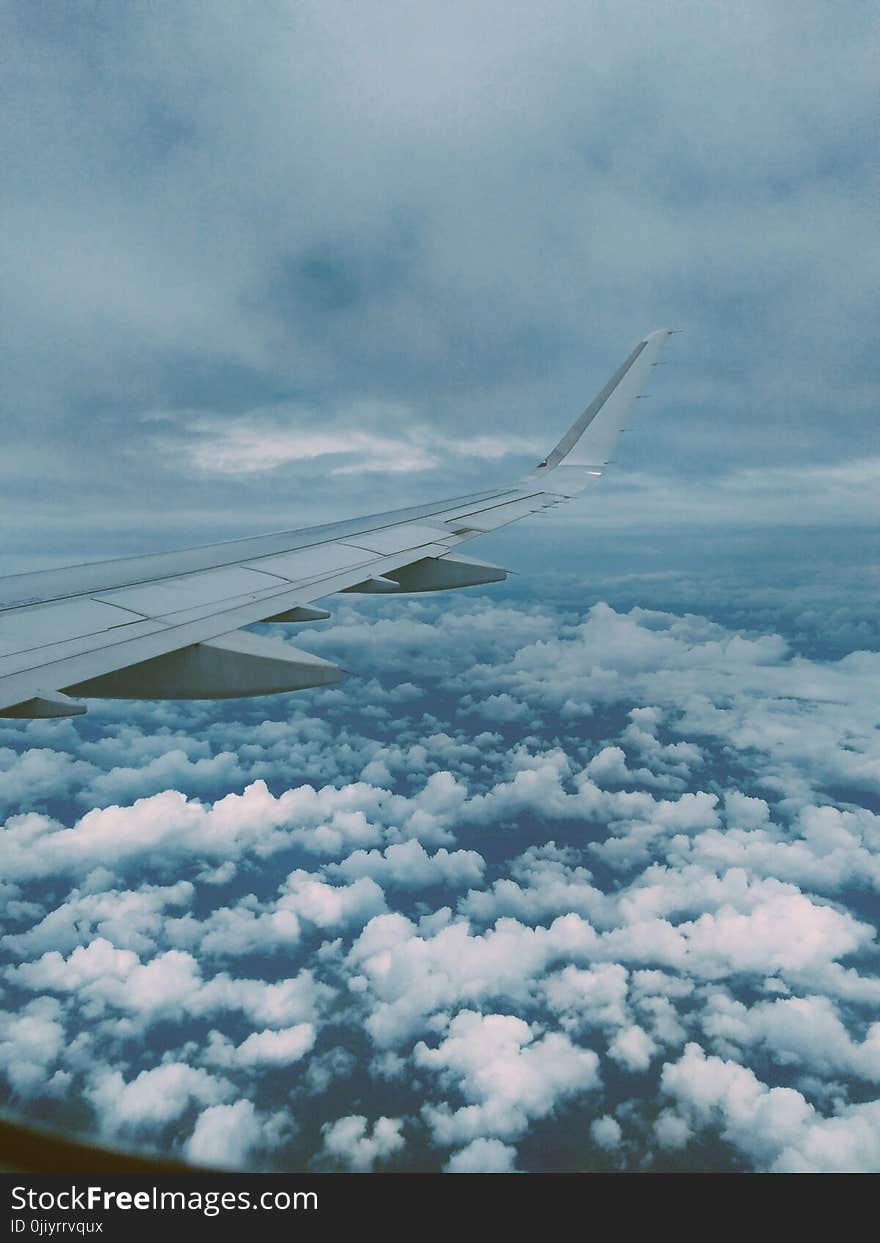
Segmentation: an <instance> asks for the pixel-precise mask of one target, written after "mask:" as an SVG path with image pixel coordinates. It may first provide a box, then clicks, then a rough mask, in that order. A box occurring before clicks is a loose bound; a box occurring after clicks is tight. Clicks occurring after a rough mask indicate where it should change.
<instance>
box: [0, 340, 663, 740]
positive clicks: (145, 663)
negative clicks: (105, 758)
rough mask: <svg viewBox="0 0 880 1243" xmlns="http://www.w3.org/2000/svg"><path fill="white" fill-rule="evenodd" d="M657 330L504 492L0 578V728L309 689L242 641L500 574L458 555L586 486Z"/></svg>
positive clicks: (319, 682)
mask: <svg viewBox="0 0 880 1243" xmlns="http://www.w3.org/2000/svg"><path fill="white" fill-rule="evenodd" d="M669 335H671V334H670V332H669V331H668V330H662V331H659V332H653V333H651V334H650V335H649V336H647V337H645V338H643V339H642V340H641V341H640V342H639V343H638V345H637V346H636V347H635V349H634V350H633V351H632V353H631V354H630V355H629V357H628V358H627V359H626V360H625V362H624V363H623V364H622V365H621V366H620V367H619V368H618V370H617V371H616V372H615V373H614V375H613V376H612V377H611V379H610V380H609V381H608V383H607V384H606V385H605V387H604V388H603V389H602V390H601V391H600V392H599V393H598V394H597V396H596V397H595V398H594V400H593V401H592V402H591V403H590V405H589V406H587V408H586V410H584V412H583V414H581V415H580V417H579V418H578V419H576V420H575V422H574V423H573V424H572V425H571V427H570V428H569V429H568V431H567V432H566V433H565V435H564V436H563V437H562V439H561V440H560V441H559V443H558V444H557V445H556V446H555V447H554V448H553V449H552V450H551V451H550V453H548V455H547V457H546V458H545V459H544V461H542V462H541V463H540V464H539V465H538V466H537V467H536V468H535V469H534V470H533V471H532V472H531V473H530V474H529V475H527V476H526V477H525V478H524V479H520V480H518V481H516V482H515V483H512V484H510V485H509V486H507V487H503V488H497V489H494V490H492V491H488V492H480V493H472V494H469V495H466V496H461V497H453V498H452V499H450V500H445V501H437V502H434V503H433V504H428V505H423V506H415V507H409V508H406V509H399V510H391V511H389V512H386V513H381V514H372V515H367V516H366V517H363V518H353V519H350V520H348V521H345V522H339V523H332V524H325V525H322V526H315V527H307V528H303V529H301V530H295V531H282V532H277V533H275V534H272V535H266V536H259V537H256V538H251V539H244V540H235V541H232V542H230V543H221V544H212V545H207V546H203V547H198V548H191V549H186V550H184V551H182V552H178V553H167V554H160V555H154V556H146V557H133V558H127V559H124V560H116V561H103V562H98V563H93V564H90V565H84V566H71V567H67V568H64V569H59V570H51V571H39V572H37V573H33V574H20V575H14V576H12V577H8V578H0V717H15V718H33V717H54V716H73V715H78V714H80V713H82V712H85V711H86V705H85V704H84V703H83V702H82V701H81V699H80V698H78V697H79V696H83V697H86V698H89V697H94V698H123V699H134V698H137V699H222V698H239V697H244V696H250V695H264V694H270V693H274V692H279V691H293V690H301V689H304V688H306V687H312V686H325V685H328V684H330V683H333V682H336V681H338V680H339V679H340V678H341V677H342V671H341V670H340V669H338V668H337V667H336V666H335V665H333V664H332V663H331V662H329V661H325V660H321V659H319V658H318V657H316V656H312V655H310V654H309V653H307V652H301V651H299V650H297V649H296V648H293V647H291V646H290V645H289V644H287V643H283V642H279V641H277V640H274V639H269V638H265V637H264V636H262V635H254V634H250V633H246V632H245V633H242V627H246V626H249V625H252V624H253V623H255V622H260V621H278V622H285V623H291V624H296V623H299V622H304V621H314V620H316V619H317V618H318V617H325V616H329V614H327V613H326V612H325V610H323V609H316V608H315V607H314V602H315V601H316V600H322V599H325V598H326V597H327V596H330V595H333V594H335V593H337V592H356V593H371V594H372V593H391V594H393V593H397V592H422V591H439V590H448V589H453V588H457V587H469V586H476V585H479V584H483V583H490V582H499V581H501V580H503V579H504V578H506V577H507V571H506V570H504V569H503V568H502V567H500V566H494V565H491V564H490V563H488V562H485V561H479V560H477V559H476V558H472V557H465V556H463V555H461V554H460V553H459V552H458V551H457V549H458V547H459V545H461V544H463V543H465V542H467V541H468V540H471V539H474V538H476V537H477V536H479V535H483V534H486V533H487V532H489V531H494V530H497V529H498V528H500V527H502V526H506V525H507V524H508V523H512V522H517V521H519V520H520V519H521V518H526V517H528V516H530V515H531V514H535V513H540V512H541V511H543V510H544V509H546V508H550V507H552V506H555V505H557V504H560V503H562V502H564V501H566V500H568V499H570V498H571V497H573V496H576V495H578V494H579V493H580V492H582V491H583V490H584V489H585V488H586V487H588V486H589V485H590V483H592V482H594V481H595V479H596V478H598V477H599V476H601V475H602V474H603V473H604V471H605V467H606V465H607V464H608V462H609V461H610V460H611V455H612V453H613V451H614V446H615V444H616V442H617V438H618V436H619V435H620V432H621V431H622V430H623V429H624V424H625V421H626V419H627V418H628V416H629V414H630V412H631V411H632V409H633V408H634V406H635V402H636V401H637V400H638V399H639V398H640V397H641V396H643V393H644V388H645V385H646V384H647V382H648V380H649V378H650V375H651V369H652V368H653V366H655V365H656V362H657V355H658V354H659V351H660V348H661V346H662V345H663V344H664V342H665V341H666V339H667V337H668V336H669Z"/></svg>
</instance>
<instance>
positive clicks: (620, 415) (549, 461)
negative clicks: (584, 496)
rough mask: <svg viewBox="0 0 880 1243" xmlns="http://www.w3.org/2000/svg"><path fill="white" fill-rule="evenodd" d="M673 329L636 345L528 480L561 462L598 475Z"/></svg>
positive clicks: (659, 331)
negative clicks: (583, 468) (587, 468)
mask: <svg viewBox="0 0 880 1243" xmlns="http://www.w3.org/2000/svg"><path fill="white" fill-rule="evenodd" d="M673 331H674V330H673V329H669V328H659V329H658V330H657V331H656V332H650V333H648V335H647V336H646V337H643V338H642V339H641V341H639V343H638V345H637V346H636V347H635V349H634V350H633V351H632V353H631V354H630V355H629V357H628V358H627V359H626V360H625V361H624V362H623V363H622V364H621V366H620V367H618V369H617V371H615V373H614V375H613V376H612V377H611V379H610V380H609V381H608V383H607V384H606V385H605V387H604V388H603V389H602V390H601V391H600V392H599V393H597V395H596V396H595V397H594V398H593V400H592V401H591V402H590V404H589V405H588V406H587V408H586V410H585V411H584V412H583V414H582V415H581V416H580V418H578V419H576V420H575V421H574V423H572V425H571V427H570V428H569V429H568V431H567V432H566V433H565V435H564V436H563V437H562V439H561V440H560V441H559V443H558V444H557V445H556V446H555V448H553V449H552V450H551V451H550V452H549V453H548V454H547V456H546V458H545V459H544V461H543V462H541V463H540V465H539V466H538V467H537V468H536V469H535V471H534V473H533V475H532V478H535V476H541V475H544V474H546V473H547V472H549V471H551V470H555V469H556V467H557V466H558V465H559V464H560V463H561V462H563V461H565V462H566V464H567V465H571V466H588V467H591V468H592V469H593V470H595V471H597V472H598V473H601V472H602V470H603V468H604V466H605V465H606V463H607V462H608V461H610V459H611V456H612V453H613V452H614V446H615V445H616V444H617V439H618V436H619V435H620V433H621V431H622V430H623V427H624V423H625V421H626V416H627V415H628V414H629V412H630V410H631V409H632V408H633V406H634V405H635V402H636V401H637V400H638V398H639V397H641V396H642V395H643V393H642V390H643V388H644V387H645V385H646V384H647V382H648V379H649V377H650V374H651V368H652V367H653V365H654V363H655V362H656V361H657V355H658V354H659V352H660V348H661V346H663V345H664V344H665V343H666V340H667V338H669V337H670V336H671V335H672V333H673Z"/></svg>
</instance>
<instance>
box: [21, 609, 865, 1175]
mask: <svg viewBox="0 0 880 1243" xmlns="http://www.w3.org/2000/svg"><path fill="white" fill-rule="evenodd" d="M429 639H430V641H428V640H429ZM301 641H302V639H301V636H297V642H301ZM308 641H309V643H310V645H311V646H312V647H318V648H320V649H321V650H324V648H326V649H327V650H328V651H331V650H332V651H333V653H334V654H335V655H337V656H339V655H340V654H342V655H343V656H344V658H345V660H346V663H348V664H349V665H350V666H353V667H360V668H370V669H371V670H372V671H373V672H372V675H371V677H370V680H369V683H368V684H366V685H363V686H361V687H358V686H357V685H356V684H355V685H352V686H350V687H348V688H347V689H345V690H342V689H336V688H334V689H333V690H330V691H324V692H318V693H316V694H315V695H313V696H309V697H306V696H301V697H293V698H291V699H287V700H278V699H275V700H266V701H259V702H253V703H244V704H234V705H233V704H229V705H207V704H202V705H189V706H183V705H165V706H158V707H155V706H148V705H140V706H129V705H113V704H107V705H105V706H103V707H99V708H98V710H97V712H96V713H94V714H93V715H90V716H89V717H88V718H85V720H84V722H80V723H78V725H77V727H74V726H72V725H71V724H70V723H69V722H33V723H31V724H29V725H27V726H24V727H20V726H16V727H15V728H14V729H8V730H7V731H5V734H4V739H5V742H6V743H7V746H6V749H5V750H4V751H3V752H2V756H3V765H4V769H5V771H6V773H7V776H8V781H7V782H6V783H5V784H4V792H5V796H6V798H7V802H8V806H7V818H6V827H5V830H4V832H3V834H2V840H0V850H2V852H3V874H4V877H5V878H6V880H5V889H4V902H5V909H6V913H7V927H8V931H7V934H6V936H5V937H4V941H3V946H4V949H5V951H6V963H7V965H6V966H5V968H4V970H3V988H4V996H5V1000H6V1013H5V1015H4V1017H3V1020H2V1031H0V1065H2V1068H3V1073H4V1075H5V1078H6V1082H7V1085H8V1092H9V1094H10V1095H9V1100H10V1104H11V1107H12V1108H14V1109H19V1110H20V1109H26V1110H27V1111H28V1112H29V1113H36V1115H37V1116H45V1117H47V1118H52V1119H53V1120H54V1121H55V1122H56V1124H60V1125H64V1126H67V1127H77V1128H84V1129H85V1131H86V1132H89V1133H92V1134H97V1135H100V1136H102V1137H103V1138H104V1139H105V1140H108V1141H110V1142H127V1143H135V1144H138V1145H142V1146H146V1147H150V1146H153V1145H161V1146H162V1148H163V1149H164V1150H168V1149H170V1150H172V1151H174V1150H176V1151H178V1152H179V1153H180V1154H181V1155H183V1156H186V1157H189V1158H190V1159H193V1160H197V1161H200V1162H205V1163H208V1164H211V1163H213V1164H220V1165H223V1164H226V1165H229V1164H231V1165H236V1166H254V1167H256V1168H299V1167H303V1166H306V1165H309V1164H311V1165H313V1166H314V1167H316V1168H347V1169H358V1170H366V1169H379V1168H396V1169H421V1168H424V1169H441V1168H445V1169H449V1170H461V1171H465V1170H478V1169H487V1170H489V1169H495V1170H513V1169H525V1170H528V1169H540V1168H547V1164H546V1163H547V1161H548V1160H550V1161H551V1165H550V1168H569V1169H589V1168H596V1169H606V1168H623V1169H642V1168H656V1169H665V1168H718V1169H722V1168H738V1167H742V1166H745V1167H748V1168H755V1169H774V1170H794V1169H813V1170H843V1169H871V1168H876V1165H877V1159H878V1158H877V1153H878V1151H880V1149H878V1144H880V1130H878V1117H877V1112H876V1105H875V1104H874V1103H873V1098H874V1096H875V1095H876V1085H877V1083H878V1081H880V1025H878V1024H877V1023H876V1021H875V1018H874V1016H875V1015H876V1007H877V1003H878V1000H880V979H878V976H877V971H876V961H877V960H876V926H875V912H876V894H877V892H878V891H880V870H878V867H877V851H878V846H880V825H878V820H877V816H876V814H875V812H874V811H873V810H872V807H874V806H875V805H876V803H875V800H876V797H877V793H878V787H880V766H878V764H880V761H878V755H877V750H876V736H877V735H876V704H877V702H878V695H877V690H878V685H877V683H878V680H880V664H878V657H877V655H876V653H874V652H869V651H860V652H858V651H856V652H849V653H848V654H846V655H845V656H842V657H838V658H834V657H829V658H825V659H820V658H817V657H814V656H807V655H805V654H803V653H802V652H801V651H799V650H798V646H797V644H796V642H795V640H794V638H793V637H789V638H785V637H784V636H783V635H782V634H779V633H772V632H769V631H765V632H760V631H751V632H750V631H744V630H737V629H734V628H732V627H730V626H725V625H723V624H721V623H720V622H718V621H709V620H708V619H706V618H705V617H700V616H698V615H696V614H688V615H678V614H675V613H669V612H662V611H658V610H653V611H652V610H648V609H645V608H637V609H634V610H631V611H629V612H620V611H616V610H615V609H614V608H612V607H611V606H609V605H607V604H601V603H600V604H596V605H595V606H593V607H592V608H590V609H589V610H588V611H587V612H586V613H581V614H579V613H578V612H577V610H576V609H574V608H573V607H568V608H567V609H565V610H564V611H561V612H557V611H556V610H555V609H554V608H553V607H552V606H550V605H549V604H546V603H545V604H541V605H535V604H531V605H528V606H524V605H523V606H521V605H518V604H517V603H516V602H515V599H513V598H510V599H507V600H505V599H504V598H503V597H502V598H498V599H496V600H494V601H492V602H490V600H489V599H488V598H481V597H479V596H476V597H472V598H470V599H468V598H465V599H458V600H455V601H445V600H444V601H442V602H437V601H411V602H408V603H407V602H404V603H402V604H401V603H395V604H388V603H383V602H378V603H374V602H367V603H364V604H362V605H348V604H346V605H343V606H342V607H341V609H340V615H339V617H338V619H337V624H336V625H335V627H334V628H331V629H329V630H326V631H320V632H319V631H314V632H312V633H310V634H309V636H308ZM402 668H405V669H406V674H407V680H406V681H403V682H401V681H400V670H401V669H402ZM168 781H173V782H174V783H175V784H174V785H173V786H168V785H167V783H168ZM35 800H37V801H38V803H39V804H40V805H39V806H35V805H34V801H35ZM96 803H97V804H98V805H97V806H96V805H95V804H96ZM84 1108H85V1110H86V1116H85V1117H84V1114H83V1109H84ZM548 1153H552V1154H553V1156H552V1157H549V1158H548V1156H547V1154H548ZM542 1154H543V1155H542Z"/></svg>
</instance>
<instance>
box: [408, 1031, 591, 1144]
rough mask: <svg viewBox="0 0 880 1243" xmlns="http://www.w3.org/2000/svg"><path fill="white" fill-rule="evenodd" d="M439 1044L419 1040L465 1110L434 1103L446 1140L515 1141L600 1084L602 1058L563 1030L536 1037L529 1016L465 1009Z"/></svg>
mask: <svg viewBox="0 0 880 1243" xmlns="http://www.w3.org/2000/svg"><path fill="white" fill-rule="evenodd" d="M447 1031H448V1034H447V1035H446V1037H445V1038H444V1039H443V1040H442V1041H441V1043H440V1044H439V1045H438V1046H437V1048H436V1049H433V1048H429V1047H428V1046H427V1045H425V1044H424V1043H419V1044H418V1045H416V1049H415V1062H416V1065H418V1066H423V1067H425V1068H426V1069H430V1070H433V1071H435V1072H439V1074H440V1075H441V1076H442V1077H445V1078H446V1079H448V1080H451V1081H452V1082H453V1083H455V1084H456V1086H457V1087H458V1089H459V1091H460V1092H461V1094H462V1095H463V1096H464V1098H465V1100H466V1101H467V1102H468V1103H467V1104H465V1105H463V1106H462V1107H461V1108H460V1109H456V1110H453V1109H451V1108H450V1107H449V1106H448V1105H441V1106H435V1105H426V1106H425V1108H424V1111H423V1112H424V1116H425V1119H426V1121H427V1123H428V1125H429V1126H430V1128H431V1130H432V1132H433V1134H434V1136H435V1138H436V1139H437V1141H438V1142H439V1143H441V1144H456V1143H467V1142H469V1141H473V1140H474V1139H478V1138H492V1137H494V1138H496V1139H501V1140H504V1139H515V1138H517V1137H518V1136H520V1135H521V1134H522V1133H523V1132H524V1131H525V1130H526V1128H527V1126H528V1124H529V1122H530V1121H531V1120H532V1119H535V1118H543V1117H546V1116H547V1115H548V1114H550V1113H552V1112H553V1110H554V1108H555V1107H556V1105H557V1104H558V1103H559V1102H561V1101H563V1100H565V1099H566V1098H567V1097H570V1096H572V1095H574V1094H576V1093H584V1092H587V1091H589V1090H590V1089H591V1088H595V1087H597V1086H598V1084H599V1072H598V1067H599V1059H598V1057H597V1056H596V1054H595V1053H594V1052H593V1051H592V1050H590V1049H582V1048H578V1047H577V1046H576V1045H574V1044H572V1043H571V1041H569V1039H568V1038H567V1037H566V1036H564V1035H562V1034H560V1033H558V1032H549V1033H548V1034H547V1035H545V1036H542V1037H540V1038H539V1039H536V1038H535V1032H534V1031H533V1030H532V1028H531V1027H530V1026H529V1024H528V1023H525V1022H524V1021H523V1020H522V1019H519V1018H515V1017H514V1016H512V1015H501V1014H488V1015H482V1014H479V1013H477V1012H476V1011H473V1010H461V1011H460V1012H459V1013H458V1014H457V1015H456V1016H455V1018H454V1019H453V1020H452V1022H451V1023H450V1024H449V1027H448V1029H447Z"/></svg>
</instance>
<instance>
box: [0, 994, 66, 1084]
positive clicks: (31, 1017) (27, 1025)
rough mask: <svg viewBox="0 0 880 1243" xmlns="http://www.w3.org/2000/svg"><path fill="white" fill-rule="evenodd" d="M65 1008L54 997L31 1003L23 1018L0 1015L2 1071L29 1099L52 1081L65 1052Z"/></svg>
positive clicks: (18, 1015)
mask: <svg viewBox="0 0 880 1243" xmlns="http://www.w3.org/2000/svg"><path fill="white" fill-rule="evenodd" d="M64 1036H65V1033H64V1022H63V1015H62V1012H61V1007H60V1005H59V1004H58V1002H57V1001H56V1000H55V999H54V998H51V997H40V998H38V999H36V1000H35V1001H31V1002H29V1003H28V1004H27V1005H26V1006H25V1007H24V1009H23V1011H22V1012H21V1013H20V1014H11V1013H8V1012H5V1011H4V1012H0V1067H2V1069H3V1072H4V1074H5V1075H6V1076H7V1078H8V1080H9V1084H10V1086H11V1087H12V1089H13V1091H14V1092H16V1093H17V1094H18V1095H19V1096H21V1097H23V1098H24V1099H27V1098H28V1097H29V1096H31V1095H37V1094H39V1093H40V1092H41V1091H42V1089H43V1087H44V1085H45V1084H46V1083H47V1082H48V1081H50V1079H49V1076H50V1072H51V1068H52V1066H53V1065H54V1064H55V1062H56V1061H57V1059H58V1056H59V1054H60V1053H61V1052H62V1050H63V1048H64Z"/></svg>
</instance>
